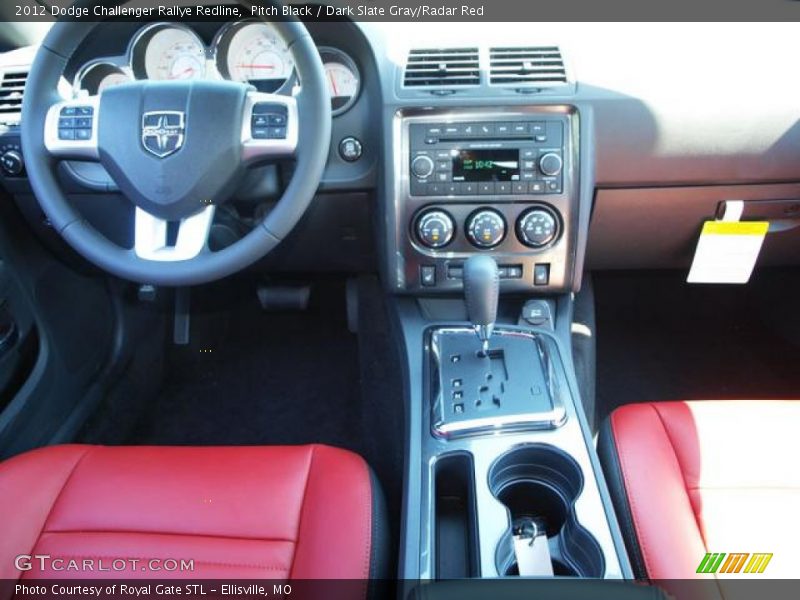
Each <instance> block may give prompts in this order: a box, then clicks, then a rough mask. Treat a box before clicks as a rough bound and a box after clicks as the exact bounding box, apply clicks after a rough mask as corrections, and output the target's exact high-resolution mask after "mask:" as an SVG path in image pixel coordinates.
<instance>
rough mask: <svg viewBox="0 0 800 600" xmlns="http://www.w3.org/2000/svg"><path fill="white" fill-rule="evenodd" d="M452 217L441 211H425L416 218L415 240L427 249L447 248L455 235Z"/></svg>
mask: <svg viewBox="0 0 800 600" xmlns="http://www.w3.org/2000/svg"><path fill="white" fill-rule="evenodd" d="M455 230H456V225H455V222H454V221H453V217H451V216H450V215H449V214H447V213H446V212H445V211H443V210H435V209H434V210H427V211H425V212H424V213H422V214H421V215H420V216H419V217H418V218H417V225H416V234H417V239H418V240H419V241H420V243H421V244H422V245H423V246H426V247H427V248H434V249H436V248H443V247H444V246H447V244H449V243H450V242H451V241H452V239H453V234H454V233H455Z"/></svg>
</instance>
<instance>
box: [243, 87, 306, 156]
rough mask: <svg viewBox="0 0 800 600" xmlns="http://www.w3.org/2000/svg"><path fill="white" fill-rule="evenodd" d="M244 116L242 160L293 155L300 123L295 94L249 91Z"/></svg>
mask: <svg viewBox="0 0 800 600" xmlns="http://www.w3.org/2000/svg"><path fill="white" fill-rule="evenodd" d="M244 110H245V112H244V118H243V119H242V160H243V161H244V162H245V164H253V163H257V162H261V161H267V160H270V159H276V158H288V157H291V156H294V154H295V152H296V150H297V140H298V137H299V129H300V123H299V119H298V114H297V101H296V100H295V99H294V98H293V97H292V96H281V95H279V94H265V93H263V92H248V94H247V100H246V101H245V109H244Z"/></svg>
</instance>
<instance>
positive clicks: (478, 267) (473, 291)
mask: <svg viewBox="0 0 800 600" xmlns="http://www.w3.org/2000/svg"><path fill="white" fill-rule="evenodd" d="M499 294H500V275H499V273H498V269H497V263H496V262H495V260H494V259H493V258H491V257H489V256H486V255H478V256H472V257H471V258H469V259H468V260H467V262H465V263H464V296H465V297H466V302H467V314H468V315H469V320H470V321H472V325H473V326H474V327H475V333H477V334H478V338H479V339H480V341H481V347H482V350H483V353H484V354H486V352H487V351H488V350H489V338H491V337H492V331H494V323H495V321H496V320H497V300H498V296H499Z"/></svg>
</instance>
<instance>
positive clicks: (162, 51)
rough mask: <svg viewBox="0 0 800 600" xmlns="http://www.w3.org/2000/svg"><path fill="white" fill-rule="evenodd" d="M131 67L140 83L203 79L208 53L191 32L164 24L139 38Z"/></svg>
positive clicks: (135, 45)
mask: <svg viewBox="0 0 800 600" xmlns="http://www.w3.org/2000/svg"><path fill="white" fill-rule="evenodd" d="M131 66H132V68H133V72H134V74H135V75H136V77H137V78H138V79H156V80H161V81H168V80H178V79H201V78H203V77H204V76H205V74H206V49H205V46H204V45H203V42H202V40H200V38H198V37H197V35H196V34H195V33H194V32H193V31H192V30H191V29H188V28H186V27H183V26H178V25H166V24H163V23H160V24H157V25H154V26H151V27H149V28H146V29H145V30H143V31H142V33H140V34H139V36H137V39H136V41H135V42H134V46H133V56H132V61H131Z"/></svg>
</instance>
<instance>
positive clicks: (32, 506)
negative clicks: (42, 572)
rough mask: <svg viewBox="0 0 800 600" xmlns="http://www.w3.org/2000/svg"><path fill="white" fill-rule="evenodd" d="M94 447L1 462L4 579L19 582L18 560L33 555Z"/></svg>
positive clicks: (0, 571)
mask: <svg viewBox="0 0 800 600" xmlns="http://www.w3.org/2000/svg"><path fill="white" fill-rule="evenodd" d="M90 448H91V447H90V446H78V445H66V446H57V447H49V448H41V449H38V450H33V451H31V452H26V453H24V454H20V455H18V456H15V457H14V458H11V459H9V460H6V461H3V462H0V515H13V516H14V517H13V518H7V519H3V527H2V529H3V533H2V535H0V579H17V578H18V577H19V571H17V569H16V568H15V564H14V559H15V557H17V556H19V555H21V554H30V553H32V552H33V549H34V547H35V545H36V542H37V540H38V539H39V536H40V534H41V532H42V529H43V528H44V525H45V522H46V521H47V518H48V516H49V515H50V511H51V510H52V509H53V506H54V505H55V503H56V501H57V500H58V497H59V495H60V494H61V491H62V490H63V489H64V486H65V485H66V483H67V481H68V480H69V478H70V475H71V474H72V473H73V471H74V470H75V468H76V467H77V465H78V463H79V462H80V461H81V459H82V458H83V457H84V456H85V455H86V453H87V452H88V451H89V450H90Z"/></svg>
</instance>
